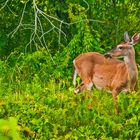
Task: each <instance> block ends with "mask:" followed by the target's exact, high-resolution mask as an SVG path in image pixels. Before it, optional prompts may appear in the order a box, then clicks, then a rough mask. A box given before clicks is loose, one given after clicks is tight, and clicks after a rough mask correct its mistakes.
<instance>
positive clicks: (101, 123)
mask: <svg viewBox="0 0 140 140" xmlns="http://www.w3.org/2000/svg"><path fill="white" fill-rule="evenodd" d="M139 23H140V1H139V0H135V1H133V0H107V1H105V0H42V1H39V0H6V1H5V0H1V2H0V118H1V119H0V138H1V139H9V138H11V137H12V138H13V139H16V140H18V139H21V138H22V139H80V140H81V139H128V138H130V139H139V138H140V127H139V126H140V102H139V100H140V98H139V95H140V94H139V93H140V90H138V91H137V92H133V93H130V94H129V95H126V94H123V93H122V94H120V95H119V109H120V113H119V115H118V116H116V115H115V114H114V111H113V102H112V97H111V95H110V94H108V93H106V92H105V91H98V90H96V89H93V95H92V96H93V97H92V98H90V99H89V98H88V97H87V95H86V94H82V95H81V94H80V95H77V96H74V95H73V86H72V72H73V59H74V58H75V57H76V56H77V55H79V54H80V53H83V52H89V51H97V52H100V53H102V54H104V53H105V52H107V51H109V50H110V49H111V48H113V47H114V46H116V45H117V44H118V43H119V42H121V41H123V40H124V39H123V34H124V32H125V31H128V33H129V34H130V36H132V35H133V34H134V33H136V32H140V24H139ZM135 50H136V62H137V64H138V68H139V66H140V65H139V63H140V57H139V54H140V43H138V44H137V45H136V46H135ZM77 82H78V83H79V82H80V80H79V79H77Z"/></svg>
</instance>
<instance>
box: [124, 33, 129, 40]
mask: <svg viewBox="0 0 140 140" xmlns="http://www.w3.org/2000/svg"><path fill="white" fill-rule="evenodd" d="M124 40H125V42H129V41H130V38H129V35H128V32H125V33H124Z"/></svg>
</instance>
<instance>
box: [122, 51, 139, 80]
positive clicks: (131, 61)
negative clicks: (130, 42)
mask: <svg viewBox="0 0 140 140" xmlns="http://www.w3.org/2000/svg"><path fill="white" fill-rule="evenodd" d="M124 62H125V65H126V67H127V70H128V74H129V77H130V80H131V81H133V80H137V79H138V70H137V65H136V61H135V51H133V52H131V53H130V54H129V55H127V56H124Z"/></svg>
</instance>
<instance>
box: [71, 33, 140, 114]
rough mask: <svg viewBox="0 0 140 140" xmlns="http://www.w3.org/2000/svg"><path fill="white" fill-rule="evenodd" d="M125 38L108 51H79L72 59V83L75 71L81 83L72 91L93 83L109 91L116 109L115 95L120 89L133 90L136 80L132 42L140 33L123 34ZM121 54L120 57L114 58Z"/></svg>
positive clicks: (135, 41)
mask: <svg viewBox="0 0 140 140" xmlns="http://www.w3.org/2000/svg"><path fill="white" fill-rule="evenodd" d="M124 39H125V42H123V43H120V44H118V45H117V46H116V47H115V48H113V49H112V50H111V51H110V52H108V53H106V54H105V55H102V54H100V53H97V52H88V53H83V54H80V55H79V56H78V57H76V58H75V59H74V61H73V63H74V75H73V84H74V86H76V75H77V74H78V75H79V76H80V78H81V80H82V83H81V85H80V86H79V87H77V88H76V89H75V90H74V92H75V93H79V92H82V91H83V90H89V91H90V90H91V88H92V86H93V84H94V85H95V87H97V88H98V89H106V90H107V91H110V92H111V93H112V95H113V100H114V107H115V113H117V105H116V103H117V95H118V94H119V93H120V92H121V91H124V92H128V91H133V90H135V88H136V85H137V82H138V70H137V66H136V62H135V50H134V48H133V45H135V44H136V43H137V42H138V41H139V40H140V34H139V33H135V34H134V35H133V37H132V38H131V40H130V38H129V36H128V33H127V32H125V34H124ZM120 56H122V57H123V58H124V61H121V60H118V59H116V57H120Z"/></svg>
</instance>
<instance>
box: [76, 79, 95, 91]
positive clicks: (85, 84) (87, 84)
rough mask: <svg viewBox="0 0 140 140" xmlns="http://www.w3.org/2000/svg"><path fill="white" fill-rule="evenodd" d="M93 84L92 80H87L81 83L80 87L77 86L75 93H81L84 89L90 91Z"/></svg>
mask: <svg viewBox="0 0 140 140" xmlns="http://www.w3.org/2000/svg"><path fill="white" fill-rule="evenodd" d="M92 86H93V83H92V82H90V81H86V82H83V83H81V84H80V86H79V87H77V88H76V89H75V90H74V93H79V92H82V91H83V90H88V91H90V90H91V88H92Z"/></svg>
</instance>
